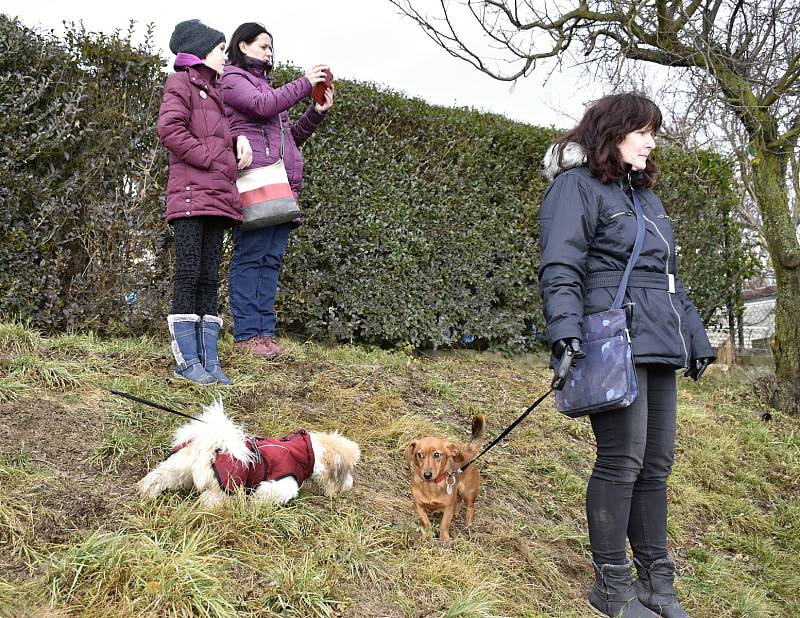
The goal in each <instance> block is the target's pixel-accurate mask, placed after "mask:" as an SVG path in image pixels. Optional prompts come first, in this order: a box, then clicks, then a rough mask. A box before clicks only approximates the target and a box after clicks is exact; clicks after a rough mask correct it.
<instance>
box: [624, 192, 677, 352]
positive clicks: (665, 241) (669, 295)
mask: <svg viewBox="0 0 800 618" xmlns="http://www.w3.org/2000/svg"><path fill="white" fill-rule="evenodd" d="M628 186H629V187H630V188H631V201H633V183H631V179H630V176H628ZM621 188H622V187H620V189H621ZM624 192H625V191H624V190H623V193H624ZM626 197H627V196H626ZM642 216H644V220H645V221H647V222H648V223H649V224H650V225H652V226H653V228H654V229H655V231H656V234H658V235H659V236H660V237H661V240H663V241H664V244H665V245H666V247H667V259H666V263H665V264H664V270H665V271H666V272H665V274H666V275H667V277H669V261H670V259H672V248H671V247H670V246H669V243H668V242H667V239H666V238H664V235H663V234H662V233H661V230H659V229H658V226H657V225H656V224H655V223H653V222H652V221H651V220H650V219H648V218H647V216H646V215H645V214H644V211H642ZM659 216H660V215H659ZM667 298H668V299H669V306H670V307H672V312H673V313H674V314H675V317H676V318H678V336H679V337H680V338H681V345H682V346H683V357H684V365H683V366H684V367H688V366H689V351H688V350H687V349H686V339H684V337H683V322H682V321H681V316H680V314H679V313H678V311H677V310H676V309H675V304H674V303H673V302H672V294H671V293H670V292H669V291H667Z"/></svg>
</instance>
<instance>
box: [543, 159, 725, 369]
mask: <svg viewBox="0 0 800 618" xmlns="http://www.w3.org/2000/svg"><path fill="white" fill-rule="evenodd" d="M555 159H556V157H553V156H552V150H551V151H550V152H549V153H548V156H547V157H546V158H545V175H546V176H547V177H548V180H550V181H551V184H550V186H549V187H548V188H547V191H546V192H545V194H544V199H543V201H542V207H541V211H540V215H539V216H540V220H541V240H542V261H541V263H540V265H539V288H540V291H541V294H542V299H543V301H544V313H545V319H546V320H547V337H548V339H549V341H550V343H551V344H552V343H553V342H554V341H557V340H558V339H564V338H567V337H577V338H580V337H581V323H582V321H583V316H584V314H589V313H595V312H597V311H604V310H606V309H608V308H609V307H610V306H611V303H612V301H613V300H614V295H615V294H616V291H617V286H616V284H611V285H609V286H608V287H594V288H592V289H587V288H589V287H590V286H587V285H584V282H585V281H587V277H588V278H589V280H590V281H591V280H594V281H597V277H598V275H596V274H595V275H592V273H609V272H616V273H618V275H619V274H621V271H623V270H624V269H625V265H626V264H627V262H628V258H629V257H630V254H631V251H632V249H633V243H634V240H635V238H636V217H635V216H634V214H633V204H632V202H631V199H630V197H629V196H628V195H627V194H626V192H625V191H624V190H623V188H622V185H621V184H618V183H609V184H605V185H604V184H601V183H600V181H598V180H597V179H596V178H594V177H593V176H592V174H591V172H590V171H589V168H588V166H586V165H585V155H584V153H583V150H582V148H581V147H580V146H579V145H578V144H568V145H567V148H566V149H565V152H564V157H563V162H564V167H563V168H562V167H560V166H559V165H558V163H557V162H556V161H555ZM637 195H638V196H639V198H640V200H639V201H640V202H641V204H642V209H643V211H644V215H645V238H644V244H643V245H642V251H641V255H640V256H639V259H638V260H637V261H636V264H635V265H634V270H633V272H632V274H631V279H632V281H635V280H637V279H638V280H639V281H644V280H647V279H652V280H653V281H656V282H658V285H657V286H654V287H638V286H637V285H631V284H629V285H628V288H627V292H626V294H625V302H626V303H628V302H630V303H633V324H632V329H631V335H632V341H633V343H632V346H633V354H634V358H635V361H636V362H637V363H661V364H667V365H672V366H674V367H687V366H688V364H689V361H690V360H691V359H693V358H702V357H713V356H714V352H713V349H712V348H711V345H710V344H709V341H708V337H707V336H706V333H705V329H704V328H703V324H702V322H701V320H700V316H699V315H698V313H697V309H695V307H694V305H693V304H692V302H691V301H690V300H689V297H688V296H687V295H686V291H685V290H684V288H683V285H682V284H681V282H680V279H679V278H678V277H677V275H676V273H677V269H678V264H677V259H676V256H675V240H674V238H673V235H672V226H671V224H670V220H669V217H668V216H667V214H666V212H665V210H664V206H663V205H662V203H661V201H660V200H659V199H658V198H657V197H656V195H655V193H653V192H652V191H651V190H650V189H637ZM651 273H655V274H651ZM662 282H663V284H662ZM658 286H660V288H661V289H656V288H657V287H658ZM670 287H672V288H673V289H674V292H671V291H670V290H669V288H670Z"/></svg>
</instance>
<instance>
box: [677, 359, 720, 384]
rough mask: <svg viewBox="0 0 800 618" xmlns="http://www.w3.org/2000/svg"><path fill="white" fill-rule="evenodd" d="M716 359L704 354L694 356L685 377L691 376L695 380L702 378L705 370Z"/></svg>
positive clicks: (684, 373)
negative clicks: (697, 356)
mask: <svg viewBox="0 0 800 618" xmlns="http://www.w3.org/2000/svg"><path fill="white" fill-rule="evenodd" d="M715 360H716V359H715V358H714V357H713V356H703V357H701V358H693V359H692V360H691V362H690V363H689V368H688V369H687V370H686V371H684V372H683V377H684V378H691V379H692V380H694V381H695V382H697V381H698V380H699V379H700V376H701V375H703V372H704V371H705V370H706V367H708V366H709V365H710V364H711V363H713V362H714V361H715Z"/></svg>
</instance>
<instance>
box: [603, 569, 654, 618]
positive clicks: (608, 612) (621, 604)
mask: <svg viewBox="0 0 800 618" xmlns="http://www.w3.org/2000/svg"><path fill="white" fill-rule="evenodd" d="M632 564H633V563H632V562H631V561H630V560H629V561H628V562H626V563H625V564H601V565H597V564H595V562H594V560H592V566H593V567H594V585H593V586H592V589H591V591H590V592H589V607H591V608H592V610H594V612H595V613H596V614H598V615H600V616H611V617H612V618H653V612H651V611H650V610H649V609H647V608H646V607H644V606H643V605H642V604H641V603H640V602H639V598H638V597H637V596H636V592H635V591H634V590H633V584H632V582H631V566H632Z"/></svg>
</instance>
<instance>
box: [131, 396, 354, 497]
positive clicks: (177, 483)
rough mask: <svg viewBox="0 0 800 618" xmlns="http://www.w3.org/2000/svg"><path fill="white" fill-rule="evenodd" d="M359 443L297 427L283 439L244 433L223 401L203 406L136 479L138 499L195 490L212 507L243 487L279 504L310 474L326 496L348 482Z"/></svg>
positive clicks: (331, 434) (294, 493) (179, 429)
mask: <svg viewBox="0 0 800 618" xmlns="http://www.w3.org/2000/svg"><path fill="white" fill-rule="evenodd" d="M360 456H361V451H360V450H359V448H358V444H356V443H355V442H353V441H352V440H348V439H347V438H345V437H344V436H342V435H341V434H339V432H332V433H321V432H316V431H310V432H305V431H304V430H299V431H298V432H296V433H293V434H289V435H287V436H284V437H283V438H262V437H257V436H245V434H244V432H243V431H242V428H241V427H239V426H238V425H236V424H234V423H233V421H231V419H230V418H228V416H227V415H226V414H225V410H224V409H223V406H222V401H220V400H215V401H214V403H212V404H211V405H209V406H204V407H203V413H202V414H201V415H200V416H199V417H198V420H194V421H190V422H189V423H186V424H185V425H182V426H181V427H179V428H178V429H177V431H176V432H175V435H174V438H173V440H172V454H171V455H170V456H169V457H168V458H167V459H165V460H164V461H163V462H161V463H160V464H159V465H158V466H157V467H156V468H154V469H153V470H151V471H150V472H149V473H148V474H147V475H146V476H145V477H144V478H143V479H142V480H140V481H139V482H138V483H137V486H138V488H139V495H140V496H141V497H142V498H154V497H155V496H157V495H158V494H160V493H161V492H162V491H165V490H167V489H191V488H194V489H196V490H197V491H198V492H200V501H201V503H202V504H203V505H205V506H212V505H214V504H217V503H219V502H220V501H222V500H223V499H224V498H225V496H226V495H227V494H228V493H231V492H233V491H235V490H236V488H237V487H240V486H243V487H244V488H245V489H246V490H248V491H250V496H251V497H252V498H254V499H256V500H263V501H270V502H276V503H278V504H284V503H286V502H288V501H289V500H291V499H292V498H295V497H297V494H298V492H299V491H300V485H302V484H303V481H305V480H306V479H308V478H310V479H311V480H312V481H314V482H316V483H317V485H318V486H319V487H320V488H321V489H322V491H323V493H324V494H325V495H326V496H334V495H336V494H338V493H340V492H343V491H347V490H348V489H350V488H351V487H352V486H353V468H354V467H355V465H356V463H357V462H358V460H359V457H360Z"/></svg>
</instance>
